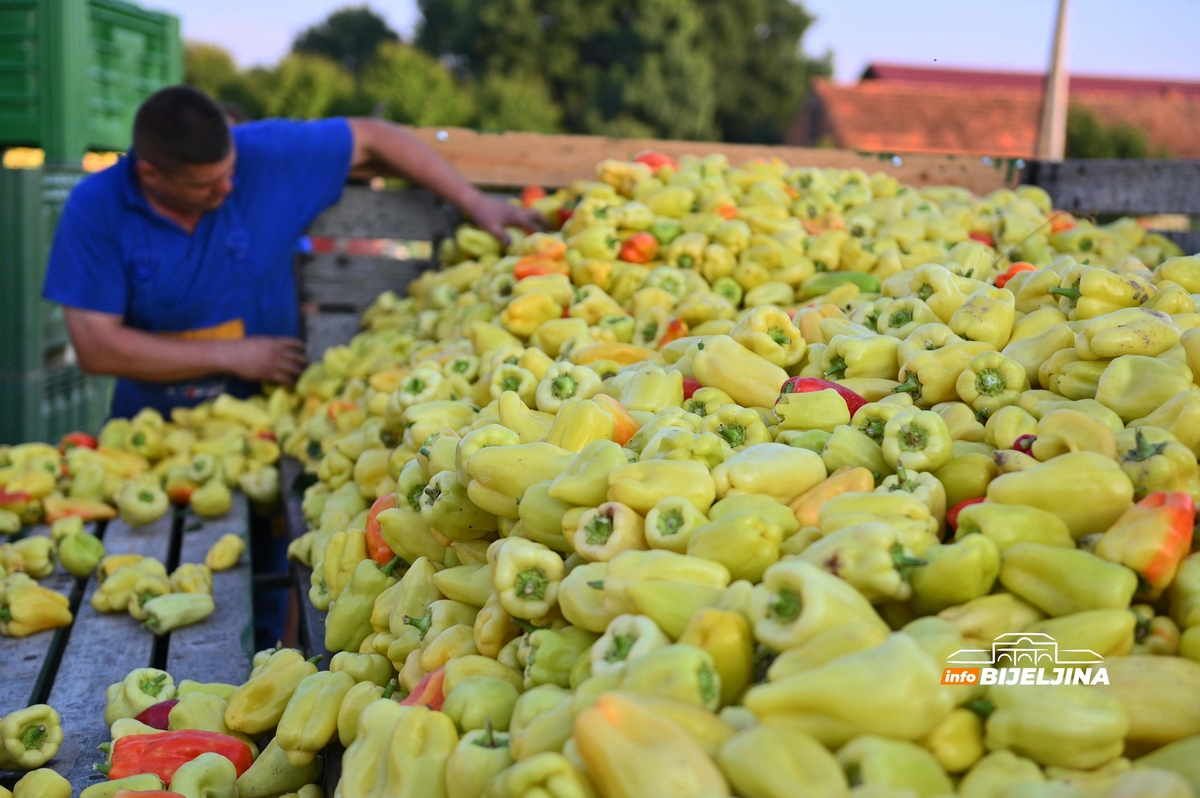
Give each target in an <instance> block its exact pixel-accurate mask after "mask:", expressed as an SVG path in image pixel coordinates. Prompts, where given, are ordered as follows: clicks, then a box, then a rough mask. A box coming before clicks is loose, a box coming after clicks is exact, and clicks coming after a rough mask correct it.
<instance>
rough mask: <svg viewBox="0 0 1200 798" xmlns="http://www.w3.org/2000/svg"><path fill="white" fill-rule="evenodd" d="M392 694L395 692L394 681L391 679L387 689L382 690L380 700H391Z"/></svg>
mask: <svg viewBox="0 0 1200 798" xmlns="http://www.w3.org/2000/svg"><path fill="white" fill-rule="evenodd" d="M394 692H396V680H395V679H392V680H391V681H390V682H388V683H387V687H386V688H384V690H383V695H382V696H381V698H391V697H392V693H394Z"/></svg>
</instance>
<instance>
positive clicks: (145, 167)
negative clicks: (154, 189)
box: [133, 160, 162, 183]
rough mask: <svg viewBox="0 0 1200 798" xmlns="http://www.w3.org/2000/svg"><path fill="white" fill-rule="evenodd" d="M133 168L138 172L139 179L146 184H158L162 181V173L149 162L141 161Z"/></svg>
mask: <svg viewBox="0 0 1200 798" xmlns="http://www.w3.org/2000/svg"><path fill="white" fill-rule="evenodd" d="M133 168H134V169H136V170H137V176H138V178H139V179H140V180H142V181H144V182H149V183H158V182H161V181H162V172H161V171H160V170H159V169H158V167H156V166H155V165H154V164H152V163H150V162H149V161H142V160H139V161H137V163H135V164H134V165H133Z"/></svg>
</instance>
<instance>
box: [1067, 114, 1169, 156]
mask: <svg viewBox="0 0 1200 798" xmlns="http://www.w3.org/2000/svg"><path fill="white" fill-rule="evenodd" d="M1066 149H1067V152H1066V156H1067V157H1068V158H1146V157H1148V156H1149V149H1148V148H1147V146H1146V134H1145V133H1143V132H1142V131H1140V130H1137V129H1135V128H1132V127H1130V126H1128V125H1114V126H1113V127H1105V126H1104V125H1103V124H1102V123H1101V122H1100V120H1098V119H1097V118H1096V116H1095V114H1093V113H1092V112H1091V111H1089V110H1087V109H1086V108H1080V107H1073V108H1071V109H1070V110H1069V111H1068V112H1067V148H1066Z"/></svg>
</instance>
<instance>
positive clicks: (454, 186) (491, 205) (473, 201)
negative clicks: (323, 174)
mask: <svg viewBox="0 0 1200 798" xmlns="http://www.w3.org/2000/svg"><path fill="white" fill-rule="evenodd" d="M347 121H348V122H349V124H350V132H351V134H352V135H353V136H354V151H353V155H352V156H351V159H350V168H351V169H354V168H357V167H363V166H374V167H377V168H379V167H382V168H387V169H389V170H391V171H394V172H396V173H398V174H400V175H403V176H404V177H406V178H408V179H410V180H412V181H414V182H416V183H420V184H421V185H423V186H425V187H426V188H428V189H429V190H430V191H432V192H434V193H435V194H437V195H438V196H440V197H442V198H443V199H445V200H446V201H447V202H449V203H451V204H453V205H454V206H455V207H457V208H458V209H459V210H461V211H462V212H463V213H465V214H466V215H467V216H469V217H471V220H472V221H474V222H475V224H477V225H478V226H479V227H480V228H482V229H484V230H487V231H488V232H489V233H491V234H492V235H494V236H496V237H497V238H500V239H502V240H503V239H504V238H505V233H504V228H505V227H509V226H510V227H523V228H525V229H527V230H544V229H546V220H545V219H543V218H542V217H541V216H540V215H539V214H538V213H536V212H535V211H532V210H530V209H528V208H521V207H517V206H515V205H510V204H508V203H507V202H504V201H503V200H498V199H496V198H495V197H489V196H487V195H486V194H484V193H483V192H482V191H480V190H479V189H477V188H475V187H474V186H473V185H471V184H470V183H468V182H467V181H466V180H465V179H464V178H463V176H462V175H460V174H459V173H458V172H456V171H455V170H454V167H453V166H451V165H450V164H448V163H447V162H446V159H445V158H443V157H442V156H440V155H438V154H437V152H436V151H435V150H434V149H433V148H432V147H430V146H429V145H428V144H426V143H425V142H423V141H421V140H420V139H419V138H417V137H416V136H414V135H413V134H412V133H409V132H408V131H407V130H405V129H404V128H402V127H400V126H399V125H394V124H392V123H391V122H384V121H382V120H379V119H364V118H354V119H349V120H347Z"/></svg>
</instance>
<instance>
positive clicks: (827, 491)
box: [788, 466, 875, 527]
mask: <svg viewBox="0 0 1200 798" xmlns="http://www.w3.org/2000/svg"><path fill="white" fill-rule="evenodd" d="M873 490H875V477H874V476H873V475H872V474H871V472H870V471H869V470H867V469H865V468H863V467H862V466H858V467H852V466H842V467H841V468H839V469H837V470H836V471H834V472H833V473H832V474H830V475H829V477H828V478H827V479H825V480H823V481H822V482H820V483H818V484H817V486H816V487H814V488H812V489H811V490H809V491H808V492H807V493H802V494H800V495H799V496H797V497H796V498H795V499H793V500H792V503H791V504H789V505H788V508H789V509H790V510H791V511H792V514H793V515H795V516H796V521H797V523H799V524H800V526H801V527H806V526H817V514H818V513H820V511H821V507H822V506H823V505H824V504H825V502H827V501H829V500H830V499H832V498H833V497H834V496H841V495H842V494H843V493H869V492H870V491H873Z"/></svg>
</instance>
